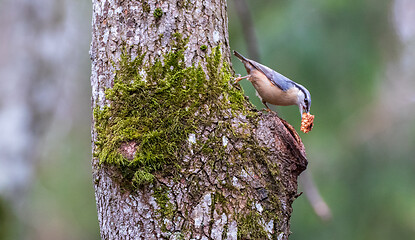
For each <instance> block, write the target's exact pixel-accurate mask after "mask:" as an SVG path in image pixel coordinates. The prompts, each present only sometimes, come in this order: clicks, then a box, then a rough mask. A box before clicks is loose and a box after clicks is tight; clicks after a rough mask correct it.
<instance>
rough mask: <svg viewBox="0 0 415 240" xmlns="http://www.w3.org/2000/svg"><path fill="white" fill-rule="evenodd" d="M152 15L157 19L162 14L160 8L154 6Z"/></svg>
mask: <svg viewBox="0 0 415 240" xmlns="http://www.w3.org/2000/svg"><path fill="white" fill-rule="evenodd" d="M153 16H154V17H155V18H156V20H159V19H160V18H161V17H162V16H163V10H161V8H156V9H155V10H154V12H153Z"/></svg>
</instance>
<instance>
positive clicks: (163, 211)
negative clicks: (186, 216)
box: [153, 187, 175, 219]
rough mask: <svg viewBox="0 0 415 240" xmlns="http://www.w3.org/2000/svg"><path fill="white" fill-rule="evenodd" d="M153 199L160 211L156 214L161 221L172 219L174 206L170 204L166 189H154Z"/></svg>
mask: <svg viewBox="0 0 415 240" xmlns="http://www.w3.org/2000/svg"><path fill="white" fill-rule="evenodd" d="M153 197H154V199H155V201H156V203H157V205H158V206H159V208H160V209H158V210H157V212H158V213H159V214H160V217H161V219H164V218H172V217H173V214H174V212H175V209H174V205H173V204H172V203H171V202H170V198H169V196H168V189H167V187H157V188H154V194H153Z"/></svg>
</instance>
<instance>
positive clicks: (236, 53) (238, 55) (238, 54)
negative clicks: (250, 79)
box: [233, 50, 249, 62]
mask: <svg viewBox="0 0 415 240" xmlns="http://www.w3.org/2000/svg"><path fill="white" fill-rule="evenodd" d="M233 55H235V56H236V57H237V58H239V59H240V60H241V61H242V62H248V61H249V60H248V59H247V58H246V57H244V56H242V55H241V54H240V53H238V52H237V51H235V50H233Z"/></svg>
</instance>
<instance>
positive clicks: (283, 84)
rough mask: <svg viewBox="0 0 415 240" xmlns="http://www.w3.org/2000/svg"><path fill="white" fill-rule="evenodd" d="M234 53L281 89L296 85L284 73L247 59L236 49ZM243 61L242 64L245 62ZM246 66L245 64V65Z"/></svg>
mask: <svg viewBox="0 0 415 240" xmlns="http://www.w3.org/2000/svg"><path fill="white" fill-rule="evenodd" d="M233 53H234V55H235V56H236V57H238V58H239V59H240V60H241V61H242V62H246V63H249V64H250V65H252V66H253V67H254V68H255V69H257V70H259V71H260V72H262V73H263V74H265V76H266V77H267V78H268V79H269V80H271V82H272V83H273V84H274V85H275V86H277V87H279V88H280V89H281V90H283V91H284V92H285V91H287V90H288V89H290V88H292V87H293V86H296V84H295V83H294V82H293V81H292V80H291V79H289V78H287V77H285V76H284V75H282V74H280V73H278V72H276V71H274V70H272V69H271V68H269V67H267V66H264V65H262V64H260V63H257V62H255V61H254V60H250V59H247V58H246V57H244V56H242V55H241V54H240V53H238V52H237V51H233ZM246 63H244V64H246ZM245 67H246V66H245Z"/></svg>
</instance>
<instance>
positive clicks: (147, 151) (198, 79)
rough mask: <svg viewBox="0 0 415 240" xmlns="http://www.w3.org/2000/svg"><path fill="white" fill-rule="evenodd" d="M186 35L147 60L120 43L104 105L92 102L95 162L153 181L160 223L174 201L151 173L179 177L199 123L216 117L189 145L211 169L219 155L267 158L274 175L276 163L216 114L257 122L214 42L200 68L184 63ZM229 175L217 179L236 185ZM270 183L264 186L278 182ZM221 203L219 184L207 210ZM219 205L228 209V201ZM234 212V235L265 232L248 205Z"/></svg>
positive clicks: (224, 159)
mask: <svg viewBox="0 0 415 240" xmlns="http://www.w3.org/2000/svg"><path fill="white" fill-rule="evenodd" d="M187 43H188V40H187V39H184V38H182V36H181V35H180V34H177V33H176V34H173V39H172V42H171V49H172V50H171V51H170V52H168V53H166V54H165V55H163V56H162V57H161V58H158V60H156V61H155V62H154V63H153V64H151V65H149V64H146V63H145V62H144V59H145V57H146V56H145V53H143V52H138V56H137V57H136V58H134V59H132V58H131V56H130V55H129V54H128V49H127V48H125V49H124V51H123V53H122V54H121V57H120V59H119V60H118V61H116V62H115V63H114V66H116V71H115V77H114V83H113V87H112V88H108V89H106V90H105V99H106V100H107V105H105V106H103V107H99V106H96V107H95V108H94V120H95V130H96V133H97V140H96V142H95V149H94V157H97V158H98V159H99V163H100V164H106V165H111V166H115V167H117V168H118V169H119V172H120V173H121V175H122V179H121V181H122V182H123V183H125V185H124V186H126V187H128V188H137V187H140V186H142V185H147V184H149V183H153V185H152V186H153V187H152V189H153V191H154V194H153V197H154V198H155V201H156V203H157V205H158V206H159V209H158V210H157V211H158V213H159V215H160V224H161V226H162V227H163V230H165V231H166V230H167V229H166V226H165V225H164V221H163V220H164V219H172V218H173V217H174V215H175V214H176V212H175V211H176V209H175V206H174V204H173V203H171V201H170V199H169V197H168V192H169V189H168V188H167V187H164V186H159V183H158V182H157V181H155V174H157V175H158V176H169V177H173V179H176V178H179V175H180V174H179V172H180V171H181V167H182V164H183V162H182V159H183V156H188V155H190V150H189V149H188V148H187V147H183V146H188V143H187V139H188V137H189V134H191V133H195V132H196V130H197V129H198V127H199V126H210V125H212V123H213V122H214V123H215V128H214V130H213V131H212V132H211V133H210V134H209V135H208V136H206V137H207V138H208V139H207V140H206V141H203V142H199V141H197V143H196V144H194V146H193V148H194V149H195V150H197V151H198V152H200V153H202V154H203V155H205V156H206V159H208V161H209V162H208V164H210V167H211V168H212V169H215V167H216V165H217V164H218V163H220V164H222V166H223V165H224V166H226V167H229V168H230V167H231V166H230V165H229V164H230V162H231V161H237V163H241V162H243V161H245V159H255V161H256V162H257V163H260V164H264V161H266V162H265V164H266V165H267V166H268V167H269V169H270V172H271V174H272V175H278V166H277V165H276V164H273V163H270V162H268V159H267V157H266V154H267V149H265V148H263V147H260V146H258V143H257V142H256V141H255V140H254V139H253V137H252V136H251V135H250V134H249V132H250V131H249V129H246V128H248V126H246V125H244V124H239V125H238V129H235V126H232V125H231V123H230V121H226V120H221V119H230V118H232V117H234V116H236V115H239V114H243V115H245V116H247V119H248V120H250V121H251V122H253V123H254V122H255V120H254V119H255V116H256V115H257V114H258V113H256V112H254V111H251V109H252V108H251V105H250V104H249V102H247V101H246V100H245V98H244V95H243V92H242V91H241V90H240V89H239V88H236V87H235V86H233V85H231V84H230V80H231V79H232V72H231V70H230V67H229V65H228V64H227V63H226V62H224V61H223V59H222V55H221V52H220V49H219V47H215V48H212V53H211V54H209V55H207V56H206V58H205V59H204V60H203V61H204V63H203V65H205V66H206V68H205V69H206V70H204V69H203V68H202V67H201V64H199V65H196V64H195V65H193V66H190V67H186V65H185V62H184V51H185V49H186V45H187ZM160 59H162V60H160ZM245 130H246V131H245ZM223 136H226V137H227V138H228V139H230V140H231V139H234V140H235V139H244V145H243V147H242V149H243V150H240V151H237V152H236V150H232V151H234V152H232V153H231V154H227V153H226V152H225V147H224V146H223V143H222V137H223ZM131 149H132V150H131ZM126 152H130V154H126ZM131 152H133V153H134V154H131ZM235 156H237V157H235ZM239 156H240V157H239ZM235 158H238V159H235ZM250 164H251V163H250ZM195 179H196V180H195ZM195 179H194V180H193V181H192V182H190V183H189V191H191V192H192V196H199V195H200V194H201V191H202V190H203V189H201V186H200V185H199V181H198V180H197V178H195ZM226 179H227V180H226V181H224V182H223V183H221V185H222V187H224V188H226V189H227V190H228V191H239V190H238V189H236V188H235V187H234V186H233V185H232V183H231V180H230V179H232V177H231V176H229V175H228V176H226ZM176 180H177V179H176ZM271 185H272V183H270V186H269V187H267V188H269V189H271V188H273V187H275V186H271ZM240 194H241V195H243V192H240ZM270 199H273V198H271V197H270ZM226 204H227V199H226V198H225V197H224V196H223V194H222V193H220V192H218V191H216V192H215V193H214V194H213V196H212V205H211V207H212V208H211V214H213V212H214V211H215V209H219V208H221V207H220V206H226ZM270 204H271V205H272V206H273V207H272V209H278V208H279V203H278V201H272V202H270ZM221 209H222V211H224V212H225V213H226V208H225V207H222V208H221ZM185 214H188V213H185ZM277 217H278V216H277V215H275V216H274V215H273V214H272V213H269V214H267V216H266V218H267V219H268V218H270V219H276V218H277ZM237 220H238V237H239V238H244V237H251V238H252V239H261V237H264V236H265V237H267V235H266V234H267V233H266V232H265V230H264V229H263V227H262V225H261V224H260V221H261V219H260V215H259V214H258V213H257V212H254V211H252V212H249V213H248V214H245V215H244V216H241V217H237ZM211 224H212V223H211ZM211 224H210V225H211ZM210 228H211V226H210ZM225 235H226V233H225Z"/></svg>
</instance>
